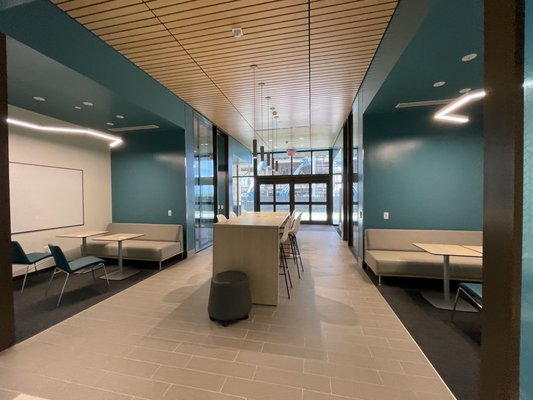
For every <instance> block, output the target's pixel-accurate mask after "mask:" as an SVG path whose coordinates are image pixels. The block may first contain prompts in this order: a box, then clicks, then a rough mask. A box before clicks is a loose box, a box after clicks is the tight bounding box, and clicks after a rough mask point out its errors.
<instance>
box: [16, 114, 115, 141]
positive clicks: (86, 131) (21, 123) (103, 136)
mask: <svg viewBox="0 0 533 400" xmlns="http://www.w3.org/2000/svg"><path fill="white" fill-rule="evenodd" d="M6 121H7V123H8V124H10V125H15V126H22V127H24V128H28V129H33V130H36V131H42V132H63V133H83V134H86V135H91V136H96V137H98V138H100V139H105V140H109V141H110V142H111V143H110V144H109V147H115V146H118V145H119V144H121V143H122V138H120V137H118V136H113V135H109V134H107V133H103V132H99V131H95V130H92V129H80V128H66V127H63V126H45V125H37V124H33V123H31V122H26V121H21V120H18V119H14V118H8V119H7V120H6Z"/></svg>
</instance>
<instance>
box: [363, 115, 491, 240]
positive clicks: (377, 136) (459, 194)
mask: <svg viewBox="0 0 533 400" xmlns="http://www.w3.org/2000/svg"><path fill="white" fill-rule="evenodd" d="M476 107H479V106H476ZM476 107H474V108H473V109H470V110H469V111H468V112H469V115H470V117H471V121H470V122H469V123H468V124H465V125H460V126H458V125H452V124H442V123H436V122H435V121H433V120H432V112H433V111H434V110H432V111H431V112H430V111H427V110H424V111H401V112H393V113H387V114H370V115H365V117H364V138H363V143H364V170H365V192H364V215H365V229H368V228H388V229H392V228H399V229H459V230H482V226H483V221H482V218H483V216H482V209H483V134H482V118H481V113H480V110H479V108H476ZM476 111H477V112H476ZM384 211H388V212H389V213H390V219H389V220H384V219H383V212H384Z"/></svg>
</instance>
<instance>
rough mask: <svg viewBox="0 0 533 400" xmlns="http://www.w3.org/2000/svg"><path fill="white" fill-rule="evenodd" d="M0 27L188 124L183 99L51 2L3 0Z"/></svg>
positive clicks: (130, 97)
mask: <svg viewBox="0 0 533 400" xmlns="http://www.w3.org/2000/svg"><path fill="white" fill-rule="evenodd" d="M0 30H1V31H2V32H3V33H5V34H7V35H9V36H11V37H12V38H14V39H16V40H18V41H19V42H22V43H24V44H26V45H28V46H30V47H31V48H33V49H37V50H38V51H39V52H41V53H42V54H44V55H46V56H48V57H50V58H52V59H53V60H56V61H58V62H59V63H61V64H63V65H65V66H67V67H69V68H71V69H73V70H75V71H77V72H79V73H80V74H82V75H85V76H86V77H88V78H90V79H92V80H93V81H95V82H97V83H99V84H100V85H102V86H104V87H105V88H107V89H108V90H109V91H111V92H113V93H114V94H115V95H116V96H120V97H122V98H124V99H127V100H128V101H130V102H132V103H135V104H136V105H138V106H140V107H143V108H144V109H146V110H148V111H151V112H153V113H154V114H157V115H159V116H161V117H162V118H165V119H166V120H168V121H170V122H172V123H174V124H177V125H178V126H180V127H183V126H184V120H183V117H184V115H185V113H184V108H185V105H186V103H185V102H184V101H182V100H181V99H180V98H179V97H177V96H176V95H175V94H173V93H172V92H171V91H170V90H168V89H167V88H165V87H164V86H163V85H161V84H160V83H158V82H157V81H156V80H154V79H153V78H152V77H150V76H149V75H148V74H146V73H145V72H144V71H142V70H141V69H140V68H138V67H137V66H136V65H135V64H133V63H132V62H131V61H129V60H128V59H127V58H125V57H123V56H122V55H121V54H120V53H118V52H117V51H115V50H114V49H113V48H112V47H111V46H109V45H108V44H107V43H105V42H104V41H103V40H101V39H100V38H98V37H97V36H96V35H94V34H93V33H92V32H90V31H89V30H88V29H86V28H85V27H84V26H83V25H81V24H79V23H78V22H76V21H75V20H74V19H72V18H71V17H70V16H69V15H68V14H66V13H64V12H63V11H61V10H60V9H59V8H58V7H57V6H55V5H54V4H52V2H50V1H47V0H4V1H0ZM132 82H134V84H132Z"/></svg>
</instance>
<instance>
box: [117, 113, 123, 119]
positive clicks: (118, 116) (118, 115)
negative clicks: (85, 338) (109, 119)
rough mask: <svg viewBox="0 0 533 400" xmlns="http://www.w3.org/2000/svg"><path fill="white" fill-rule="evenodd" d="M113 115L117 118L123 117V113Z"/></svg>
mask: <svg viewBox="0 0 533 400" xmlns="http://www.w3.org/2000/svg"><path fill="white" fill-rule="evenodd" d="M115 117H116V118H118V119H124V115H120V114H117V115H115Z"/></svg>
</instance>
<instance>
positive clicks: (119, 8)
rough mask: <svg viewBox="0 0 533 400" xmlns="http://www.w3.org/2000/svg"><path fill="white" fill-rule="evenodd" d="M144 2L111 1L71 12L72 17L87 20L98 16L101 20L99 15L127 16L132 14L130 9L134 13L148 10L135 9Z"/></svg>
mask: <svg viewBox="0 0 533 400" xmlns="http://www.w3.org/2000/svg"><path fill="white" fill-rule="evenodd" d="M142 4H143V2H142V0H109V1H107V2H105V3H97V4H91V5H88V6H84V7H77V8H75V9H72V10H71V11H70V15H71V16H72V17H74V18H78V19H81V18H85V17H89V16H93V15H94V16H96V18H99V15H101V14H105V13H107V15H113V16H114V15H117V14H119V13H121V14H126V13H130V10H129V8H130V7H132V9H131V10H132V11H133V12H137V11H139V10H146V9H147V7H146V6H143V7H134V6H139V5H142Z"/></svg>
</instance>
